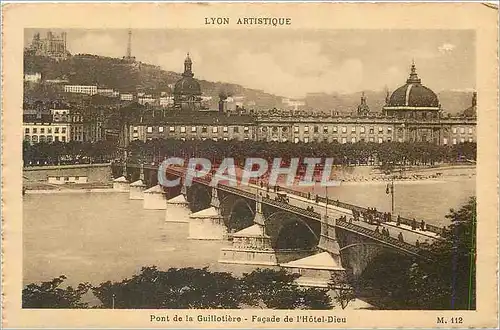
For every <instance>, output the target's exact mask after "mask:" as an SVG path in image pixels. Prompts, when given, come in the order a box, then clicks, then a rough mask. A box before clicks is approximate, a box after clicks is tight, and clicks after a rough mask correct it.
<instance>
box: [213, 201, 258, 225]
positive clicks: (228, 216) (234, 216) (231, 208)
mask: <svg viewBox="0 0 500 330" xmlns="http://www.w3.org/2000/svg"><path fill="white" fill-rule="evenodd" d="M252 205H253V204H252V203H251V201H249V200H248V199H246V198H243V197H239V196H235V195H231V194H228V195H226V196H224V197H223V198H222V200H221V201H220V208H221V214H222V217H223V218H224V224H225V225H226V227H227V229H228V231H229V232H237V231H239V230H242V229H245V228H247V227H250V226H251V225H253V219H254V216H255V206H253V207H252Z"/></svg>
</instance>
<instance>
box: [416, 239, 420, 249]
mask: <svg viewBox="0 0 500 330" xmlns="http://www.w3.org/2000/svg"><path fill="white" fill-rule="evenodd" d="M415 246H416V247H420V242H419V241H418V238H417V241H416V242H415Z"/></svg>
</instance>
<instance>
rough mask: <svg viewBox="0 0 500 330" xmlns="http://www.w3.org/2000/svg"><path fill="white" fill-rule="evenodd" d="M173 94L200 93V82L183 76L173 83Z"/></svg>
mask: <svg viewBox="0 0 500 330" xmlns="http://www.w3.org/2000/svg"><path fill="white" fill-rule="evenodd" d="M174 94H179V95H181V94H182V95H201V87H200V83H199V82H198V81H197V80H196V79H194V78H193V77H189V76H183V77H182V78H181V79H180V80H178V81H177V82H176V83H175V86H174Z"/></svg>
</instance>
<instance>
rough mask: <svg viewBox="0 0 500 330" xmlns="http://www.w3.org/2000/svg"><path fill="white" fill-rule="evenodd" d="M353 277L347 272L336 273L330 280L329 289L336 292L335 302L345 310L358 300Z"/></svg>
mask: <svg viewBox="0 0 500 330" xmlns="http://www.w3.org/2000/svg"><path fill="white" fill-rule="evenodd" d="M353 282H354V280H353V277H352V275H351V274H350V273H347V272H345V271H344V272H335V273H333V274H332V277H331V279H330V283H329V285H328V286H329V288H330V289H331V290H333V291H334V292H335V298H334V299H335V301H336V302H337V303H339V304H340V307H342V309H345V308H346V307H347V306H348V305H349V303H350V302H351V301H353V300H355V299H356V294H355V292H354V286H353Z"/></svg>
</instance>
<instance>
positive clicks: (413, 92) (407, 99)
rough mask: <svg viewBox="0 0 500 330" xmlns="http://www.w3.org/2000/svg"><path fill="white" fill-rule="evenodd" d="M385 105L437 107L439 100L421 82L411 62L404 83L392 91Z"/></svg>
mask: <svg viewBox="0 0 500 330" xmlns="http://www.w3.org/2000/svg"><path fill="white" fill-rule="evenodd" d="M386 106H387V107H418V108H437V107H439V100H438V97H437V95H436V94H435V93H434V92H433V91H432V90H431V89H429V88H427V87H425V86H424V85H422V84H421V80H420V78H419V77H418V76H417V73H416V69H415V64H413V65H412V66H411V73H410V77H409V78H408V80H407V81H406V84H405V85H403V86H401V87H399V88H398V89H396V90H395V91H394V92H393V93H392V95H391V97H390V98H389V100H388V102H387V105H386Z"/></svg>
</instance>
